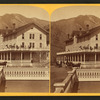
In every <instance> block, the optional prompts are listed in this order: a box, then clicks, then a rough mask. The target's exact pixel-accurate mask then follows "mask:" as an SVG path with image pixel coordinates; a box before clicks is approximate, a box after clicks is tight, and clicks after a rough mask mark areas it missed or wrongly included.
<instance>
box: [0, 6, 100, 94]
mask: <svg viewBox="0 0 100 100" xmlns="http://www.w3.org/2000/svg"><path fill="white" fill-rule="evenodd" d="M99 9H100V6H69V7H68V6H65V7H62V8H59V9H56V10H55V11H54V12H53V13H52V14H51V16H50V15H49V14H48V12H47V11H46V10H45V9H42V8H39V7H35V6H23V5H3V6H0V92H32V93H40V92H41V93H50V92H51V93H100V12H99ZM49 17H50V19H51V20H49Z"/></svg>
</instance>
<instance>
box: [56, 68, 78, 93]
mask: <svg viewBox="0 0 100 100" xmlns="http://www.w3.org/2000/svg"><path fill="white" fill-rule="evenodd" d="M76 81H77V75H76V68H74V69H73V70H72V71H69V72H68V75H67V77H66V78H65V80H64V81H62V82H59V83H55V84H54V87H55V93H63V92H65V93H66V92H67V93H70V92H71V91H72V88H73V86H74V83H75V82H76Z"/></svg>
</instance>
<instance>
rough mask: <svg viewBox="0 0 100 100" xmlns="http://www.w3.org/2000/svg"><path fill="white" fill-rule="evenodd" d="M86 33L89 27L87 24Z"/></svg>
mask: <svg viewBox="0 0 100 100" xmlns="http://www.w3.org/2000/svg"><path fill="white" fill-rule="evenodd" d="M88 31H89V25H88V24H87V25H86V32H87V33H88Z"/></svg>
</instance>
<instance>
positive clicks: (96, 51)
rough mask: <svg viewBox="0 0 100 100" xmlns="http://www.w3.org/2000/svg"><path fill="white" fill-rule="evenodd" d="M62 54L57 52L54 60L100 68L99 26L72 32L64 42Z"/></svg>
mask: <svg viewBox="0 0 100 100" xmlns="http://www.w3.org/2000/svg"><path fill="white" fill-rule="evenodd" d="M65 42H66V47H65V51H64V52H58V53H57V58H56V60H61V61H65V60H66V59H68V61H71V62H74V63H79V62H80V63H81V66H82V67H100V26H97V27H95V28H92V29H89V25H87V31H82V29H81V28H80V30H79V31H73V33H72V36H71V37H70V36H69V35H68V39H67V40H66V41H65Z"/></svg>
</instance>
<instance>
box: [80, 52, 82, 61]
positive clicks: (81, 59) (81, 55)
mask: <svg viewBox="0 0 100 100" xmlns="http://www.w3.org/2000/svg"><path fill="white" fill-rule="evenodd" d="M80 61H81V62H82V54H81V55H80Z"/></svg>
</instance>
